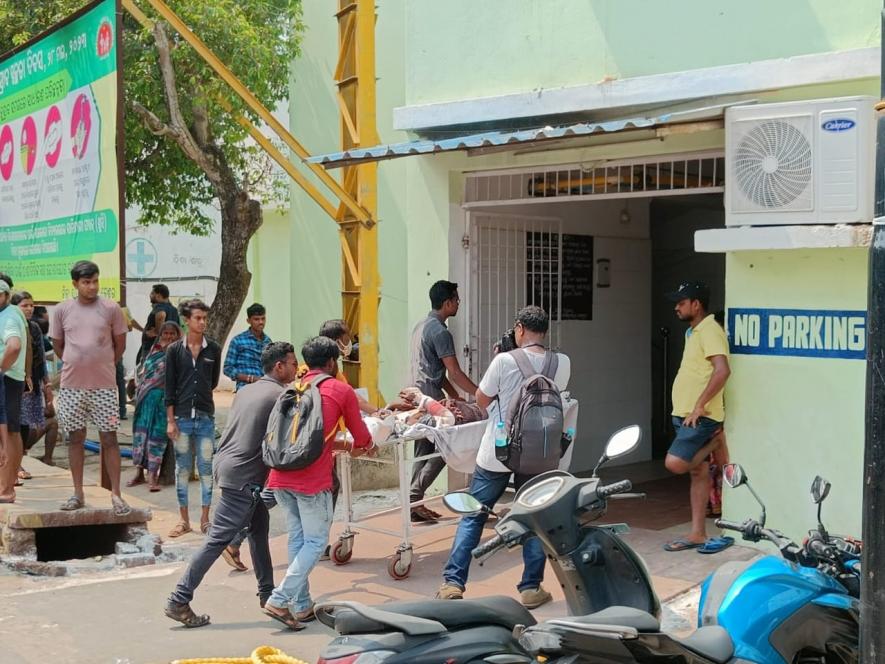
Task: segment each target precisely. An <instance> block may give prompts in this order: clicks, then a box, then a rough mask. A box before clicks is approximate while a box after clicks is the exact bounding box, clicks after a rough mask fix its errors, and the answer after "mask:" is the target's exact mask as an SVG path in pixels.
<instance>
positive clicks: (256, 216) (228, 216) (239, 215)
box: [206, 188, 263, 345]
mask: <svg viewBox="0 0 885 664" xmlns="http://www.w3.org/2000/svg"><path fill="white" fill-rule="evenodd" d="M219 194H220V195H219V199H220V201H221V203H222V205H221V267H220V270H219V279H218V290H217V292H216V293H215V299H214V300H213V301H212V308H211V310H210V312H209V325H208V329H207V330H206V334H207V336H209V337H210V338H212V339H214V340H215V341H217V342H218V343H219V344H221V345H224V342H225V341H226V340H227V336H228V334H230V331H231V328H233V326H234V325H235V324H236V322H237V319H238V318H239V316H240V310H241V309H242V307H243V303H244V302H245V300H246V296H247V295H248V294H249V284H250V283H251V281H252V273H251V272H249V266H248V265H247V261H246V255H247V251H248V249H249V240H251V239H252V236H253V235H255V233H256V232H257V231H258V229H259V228H260V227H261V223H262V221H263V214H262V210H261V205H260V204H259V202H258V201H255V200H252V199H251V198H249V196H248V194H246V193H245V192H244V191H242V190H240V189H239V188H238V189H237V191H234V192H219Z"/></svg>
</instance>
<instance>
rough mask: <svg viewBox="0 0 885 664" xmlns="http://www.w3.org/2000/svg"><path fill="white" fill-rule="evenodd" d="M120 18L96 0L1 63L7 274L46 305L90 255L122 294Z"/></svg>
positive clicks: (0, 155)
mask: <svg viewBox="0 0 885 664" xmlns="http://www.w3.org/2000/svg"><path fill="white" fill-rule="evenodd" d="M119 12H120V7H119V0H97V1H96V2H93V3H92V4H90V5H87V6H86V7H84V8H83V9H81V10H80V11H79V12H77V13H76V14H73V15H72V16H70V17H69V18H68V19H66V20H64V21H62V22H61V23H59V24H58V25H56V26H55V27H54V28H53V29H51V30H50V31H48V32H46V33H44V34H43V35H41V36H40V37H39V38H38V39H35V40H33V41H31V42H29V43H27V44H25V45H23V46H22V47H20V48H18V49H16V50H15V51H13V52H10V53H9V54H7V55H6V56H3V57H0V270H2V271H4V272H7V273H8V274H10V275H12V277H13V279H15V283H16V287H20V288H24V289H26V290H28V291H30V292H31V293H32V294H33V295H34V296H35V298H36V299H38V300H39V301H43V302H57V301H60V300H62V299H64V298H65V297H68V296H69V294H70V287H69V286H70V279H69V277H68V276H66V275H68V274H69V271H70V266H71V264H72V263H74V262H75V261H77V260H82V259H88V260H92V261H94V262H95V263H97V264H98V266H99V270H100V274H101V280H102V286H103V287H106V288H108V289H111V292H112V294H113V296H114V297H116V298H119V297H120V265H121V260H120V251H121V246H122V244H123V243H122V241H121V236H122V210H120V191H121V164H120V163H119V153H118V151H117V146H118V145H120V144H122V141H123V136H122V127H120V126H118V125H119V123H118V117H119V114H118V102H119V92H120V87H119V86H120V80H119V71H118V69H117V66H118V63H119V56H120V51H119V48H120V47H119V43H118V39H119V29H118V26H119V21H118V19H119ZM66 281H67V284H66V283H65V282H66Z"/></svg>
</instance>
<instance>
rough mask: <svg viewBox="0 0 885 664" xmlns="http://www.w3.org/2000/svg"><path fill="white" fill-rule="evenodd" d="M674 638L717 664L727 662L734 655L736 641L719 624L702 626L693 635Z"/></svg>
mask: <svg viewBox="0 0 885 664" xmlns="http://www.w3.org/2000/svg"><path fill="white" fill-rule="evenodd" d="M674 640H675V641H678V642H679V643H681V644H682V645H683V646H685V647H686V648H688V649H689V650H691V651H693V652H696V653H697V654H698V655H701V656H703V657H706V658H707V659H712V660H713V661H714V662H716V663H717V664H725V662H728V661H729V660H730V659H731V658H732V656H733V655H734V643H733V642H732V640H731V637H730V636H729V635H728V632H726V631H725V630H724V629H723V628H722V627H720V626H719V625H708V626H707V627H701V628H700V629H699V630H698V631H696V632H695V633H694V634H692V635H691V636H687V637H685V638H684V639H674Z"/></svg>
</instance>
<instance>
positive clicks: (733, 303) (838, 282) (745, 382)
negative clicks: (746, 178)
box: [724, 248, 868, 538]
mask: <svg viewBox="0 0 885 664" xmlns="http://www.w3.org/2000/svg"><path fill="white" fill-rule="evenodd" d="M867 255H868V249H866V248H857V249H817V250H793V251H776V252H740V253H734V254H729V255H728V257H727V261H726V300H727V306H728V307H729V308H734V307H751V308H756V307H760V308H784V309H786V308H794V309H843V310H844V309H855V310H858V309H860V310H865V309H866V305H867ZM731 366H732V375H731V378H730V379H729V381H728V384H727V387H726V393H725V402H726V434H727V437H728V445H729V450H730V452H731V457H732V460H733V461H735V462H738V463H740V464H742V465H743V466H744V468H745V469H746V470H747V473H748V475H749V477H750V479H751V480H752V483H753V486H754V488H755V489H756V492H757V493H758V494H759V495H760V497H761V498H762V499H763V501H765V503H766V506H767V507H768V522H769V524H770V526H771V527H773V528H778V529H781V530H784V531H785V532H787V533H788V534H790V535H791V536H793V537H797V538H798V537H802V536H803V534H804V532H805V531H806V530H807V529H808V528H811V527H812V526H813V525H814V524H815V521H814V519H815V509H814V506H813V505H812V503H811V499H810V494H809V489H810V487H811V481H812V479H813V478H814V475H815V474H818V473H819V474H821V475H823V476H824V477H826V478H827V479H829V480H830V481H831V482H832V483H833V489H832V491H831V492H830V497H829V498H828V500H827V503H826V505H825V508H824V518H825V523H826V524H827V525H828V526H829V527H831V528H832V529H833V530H834V531H836V532H841V533H845V534H850V535H855V536H859V535H860V531H861V509H860V505H861V500H862V481H861V478H862V470H863V446H864V402H865V392H864V385H865V371H866V363H865V362H863V361H860V360H838V359H819V358H799V357H772V356H750V355H734V356H732V358H731ZM724 491H725V493H726V495H725V515H726V518H728V519H732V520H743V519H744V518H746V517H748V516H752V517H754V518H755V517H757V516H758V512H759V510H758V508H757V507H756V503H755V502H753V500H752V498H751V497H750V495H749V493H748V492H747V490H746V489H737V490H730V489H728V488H726V489H724Z"/></svg>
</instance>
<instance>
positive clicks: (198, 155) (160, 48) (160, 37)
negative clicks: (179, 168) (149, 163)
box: [148, 21, 224, 187]
mask: <svg viewBox="0 0 885 664" xmlns="http://www.w3.org/2000/svg"><path fill="white" fill-rule="evenodd" d="M154 41H155V42H156V44H157V55H158V62H159V66H160V74H161V75H162V78H163V93H164V95H165V97H166V108H167V109H168V111H169V119H170V123H169V125H170V127H171V129H172V131H171V132H170V133H169V134H167V135H168V136H169V137H170V138H173V139H174V140H175V142H176V143H178V145H179V147H181V149H182V150H183V151H184V153H185V154H186V155H187V156H188V158H189V159H190V160H191V161H193V162H194V163H195V164H197V166H199V167H200V168H201V169H202V170H203V172H204V173H206V177H208V178H209V181H210V182H212V184H213V185H215V186H216V187H218V186H222V180H223V179H224V175H223V173H222V171H221V170H220V169H219V168H218V165H217V163H216V160H215V159H213V158H212V155H211V154H210V153H208V152H207V150H206V148H207V147H209V146H207V145H201V144H200V143H199V142H198V141H197V140H195V139H194V137H193V135H192V134H191V132H190V131H189V130H188V128H187V122H186V121H185V119H184V115H183V114H182V112H181V105H180V103H179V100H178V88H177V83H176V80H175V67H174V66H173V64H172V53H171V50H170V48H169V38H168V36H167V35H166V28H165V27H164V24H163V23H162V22H161V21H157V22H156V23H154ZM148 128H149V129H150V126H148ZM151 131H153V130H151Z"/></svg>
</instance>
